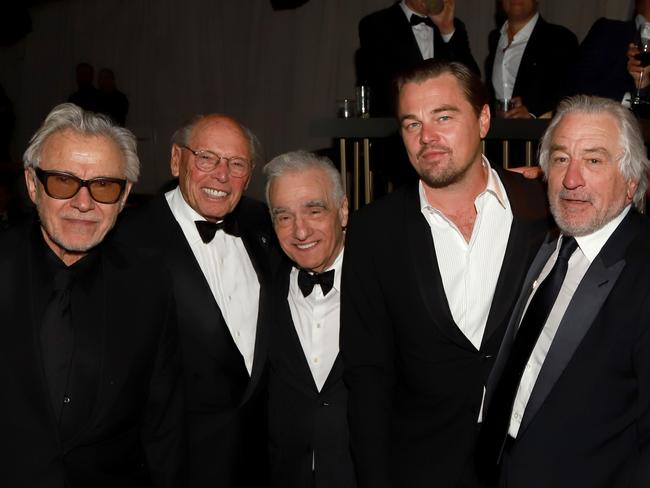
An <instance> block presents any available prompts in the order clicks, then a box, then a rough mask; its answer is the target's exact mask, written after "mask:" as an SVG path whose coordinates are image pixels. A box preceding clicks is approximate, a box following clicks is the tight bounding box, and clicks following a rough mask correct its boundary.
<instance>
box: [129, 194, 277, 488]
mask: <svg viewBox="0 0 650 488" xmlns="http://www.w3.org/2000/svg"><path fill="white" fill-rule="evenodd" d="M233 215H234V217H235V219H236V220H237V224H238V226H239V230H240V232H241V237H242V240H243V242H244V245H245V247H246V250H247V251H248V254H249V256H250V258H251V261H252V263H253V266H254V268H255V271H256V272H257V277H258V280H259V283H260V297H259V298H260V300H259V313H258V323H257V332H256V339H255V352H254V358H253V370H252V373H251V375H250V376H249V374H248V371H247V370H246V366H245V364H244V359H243V357H242V355H241V354H240V352H239V350H238V348H237V346H236V345H235V343H234V341H233V339H232V336H231V334H230V331H229V329H228V327H227V325H226V323H225V321H224V318H223V316H222V314H221V310H220V309H219V306H218V305H217V302H216V301H215V299H214V296H213V294H212V292H211V290H210V287H209V285H208V282H207V281H206V279H205V277H204V275H203V272H202V271H201V268H200V267H199V264H198V262H197V261H196V259H195V257H194V254H193V252H192V249H191V248H190V246H189V244H188V242H187V240H186V239H185V235H184V234H183V231H182V230H181V228H180V226H179V225H178V222H177V221H176V219H175V218H174V216H173V214H172V212H171V210H170V208H169V205H168V204H167V201H166V199H165V197H164V196H163V195H161V196H159V197H156V198H155V199H154V200H153V201H152V202H150V204H149V205H148V206H146V207H145V208H143V209H141V210H139V211H136V212H134V213H133V214H131V215H128V214H127V215H125V218H124V220H123V221H122V222H120V223H119V224H118V238H120V239H125V240H127V241H129V242H132V243H134V244H137V245H139V246H141V247H144V248H148V249H150V250H153V252H154V253H155V254H157V255H159V256H160V260H161V263H162V264H164V265H165V266H166V267H167V268H168V269H169V271H170V273H171V275H172V277H173V284H174V295H175V300H176V310H177V314H178V317H179V331H180V338H181V345H182V352H183V365H184V370H185V381H186V384H185V389H186V409H187V410H186V419H187V425H188V438H189V457H190V482H191V486H193V487H203V486H206V487H207V486H211V487H213V486H220V487H248V486H263V485H264V484H265V483H266V481H267V477H268V468H267V456H266V452H267V449H266V430H267V427H266V421H265V416H266V411H265V410H266V409H265V405H264V401H263V400H264V395H263V394H261V393H263V390H264V388H265V362H266V350H267V347H266V340H267V336H266V334H267V325H268V320H269V305H270V294H269V286H270V279H271V271H272V269H273V267H274V266H275V264H274V260H275V259H277V251H276V247H275V240H274V239H275V237H274V234H273V231H272V229H271V226H270V218H269V213H268V210H267V209H266V206H265V205H263V204H262V203H259V202H256V201H254V200H251V199H249V198H246V197H243V198H242V200H241V201H240V203H239V205H238V206H237V207H236V209H235V210H234V212H233Z"/></svg>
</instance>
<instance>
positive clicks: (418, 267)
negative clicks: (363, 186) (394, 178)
mask: <svg viewBox="0 0 650 488" xmlns="http://www.w3.org/2000/svg"><path fill="white" fill-rule="evenodd" d="M500 177H501V180H502V182H503V184H504V186H505V188H506V192H507V194H508V198H509V200H510V204H511V208H512V212H513V217H514V218H513V222H512V227H511V229H510V235H509V238H508V244H507V248H506V253H505V257H504V262H503V266H502V268H501V273H500V275H499V278H498V282H497V286H496V290H495V294H494V299H493V302H492V307H491V310H490V313H489V317H488V321H487V325H486V328H485V333H484V336H483V342H482V344H481V347H480V349H479V350H477V349H476V348H475V347H474V346H473V344H472V343H471V342H470V341H469V340H468V339H467V338H466V337H465V335H464V334H463V333H462V332H461V330H460V329H459V328H458V326H457V325H456V324H455V323H454V320H453V318H452V315H451V311H450V309H449V305H448V302H447V297H446V295H445V291H444V287H443V284H442V278H441V277H440V273H439V271H438V265H437V261H436V260H437V258H436V254H435V248H434V245H433V239H432V236H431V229H430V227H429V225H428V223H427V221H426V219H425V218H424V216H423V215H422V213H421V211H420V202H419V195H418V189H417V185H414V186H412V187H408V188H404V189H403V190H399V191H397V192H395V193H393V194H391V195H389V196H387V197H385V198H384V199H382V200H378V201H377V202H375V203H373V204H371V205H369V206H367V207H364V208H363V209H362V210H360V211H359V212H358V214H355V215H354V216H353V219H352V223H351V226H350V229H349V230H348V235H347V244H346V248H345V257H344V262H343V284H342V301H341V354H342V356H343V363H344V364H345V375H344V378H345V382H346V384H347V386H348V388H349V422H350V438H351V446H352V454H353V459H354V460H355V468H356V472H357V479H358V483H359V486H360V487H363V488H366V487H368V488H370V487H372V488H382V487H403V486H404V487H406V486H408V487H409V488H419V487H430V486H432V484H435V485H436V486H439V487H455V486H478V483H477V481H476V479H475V474H474V469H473V460H472V455H473V450H474V444H475V439H476V435H477V430H478V427H477V419H478V414H479V408H480V405H481V400H482V396H483V386H484V385H485V384H486V382H487V378H488V374H489V372H490V368H491V367H492V364H493V362H494V357H495V356H496V354H497V352H498V349H499V345H500V343H501V338H502V337H503V333H504V331H505V326H506V323H507V320H508V317H509V316H510V312H511V310H512V307H513V305H514V303H515V300H516V291H515V290H518V289H519V286H520V284H521V283H522V281H523V279H524V276H525V274H526V270H527V269H528V266H529V264H530V262H531V261H532V259H533V257H534V254H535V250H536V249H537V248H538V246H539V245H540V243H541V242H542V240H543V238H544V235H545V234H546V232H547V230H548V212H547V208H546V198H545V195H544V192H543V188H542V185H541V184H540V183H539V182H533V181H524V179H523V178H522V177H521V176H519V175H516V174H514V173H509V172H507V171H500Z"/></svg>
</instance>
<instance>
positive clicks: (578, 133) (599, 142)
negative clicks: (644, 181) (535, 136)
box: [547, 113, 637, 236]
mask: <svg viewBox="0 0 650 488" xmlns="http://www.w3.org/2000/svg"><path fill="white" fill-rule="evenodd" d="M622 154H623V148H622V147H621V144H620V129H619V127H618V124H617V122H616V119H614V117H613V116H611V115H609V114H585V113H572V114H568V115H566V116H564V118H563V119H562V120H561V121H560V123H559V124H558V125H557V127H556V128H555V131H554V134H553V138H552V141H551V152H550V158H549V164H548V174H547V176H548V199H549V202H550V205H551V212H552V213H553V217H554V218H555V221H556V222H557V224H558V226H559V227H560V229H561V230H562V232H564V233H565V234H567V235H573V236H582V235H587V234H591V233H592V232H594V231H596V230H598V229H600V228H601V227H603V226H604V225H605V224H606V223H608V222H609V221H610V220H612V219H613V218H614V217H616V216H617V215H619V214H620V213H621V211H622V210H623V209H624V208H625V206H626V205H628V204H630V203H631V202H632V197H633V196H634V192H635V190H636V187H637V182H636V181H630V182H627V181H625V179H624V178H623V176H622V175H621V172H620V170H619V162H620V158H621V156H622Z"/></svg>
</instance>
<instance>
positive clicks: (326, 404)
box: [321, 402, 330, 407]
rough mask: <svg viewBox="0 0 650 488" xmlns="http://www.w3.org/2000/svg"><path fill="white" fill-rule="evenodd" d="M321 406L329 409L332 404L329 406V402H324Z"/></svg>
mask: <svg viewBox="0 0 650 488" xmlns="http://www.w3.org/2000/svg"><path fill="white" fill-rule="evenodd" d="M321 406H322V407H329V406H330V404H329V402H323V403H321Z"/></svg>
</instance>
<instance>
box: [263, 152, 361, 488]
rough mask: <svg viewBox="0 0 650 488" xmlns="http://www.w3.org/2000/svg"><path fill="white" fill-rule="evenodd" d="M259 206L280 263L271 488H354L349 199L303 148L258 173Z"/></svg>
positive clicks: (329, 169) (331, 171)
mask: <svg viewBox="0 0 650 488" xmlns="http://www.w3.org/2000/svg"><path fill="white" fill-rule="evenodd" d="M264 173H265V174H266V176H267V186H266V188H267V202H268V204H269V207H270V209H271V214H272V218H273V226H274V227H275V232H276V234H277V236H278V241H279V243H280V246H281V247H282V249H283V251H284V252H285V254H286V255H287V257H288V258H289V259H290V260H291V262H289V261H288V260H285V262H284V264H283V265H282V267H281V270H280V272H279V273H278V277H277V279H276V285H275V287H274V294H275V297H276V298H275V301H274V307H275V313H274V320H273V327H274V328H273V329H272V333H271V334H270V335H271V339H270V349H269V364H270V368H269V432H270V438H269V445H270V454H271V458H270V462H271V480H272V486H274V487H278V488H291V487H295V488H305V487H309V486H313V487H323V488H325V487H339V488H354V487H355V486H356V483H355V477H354V469H353V467H352V458H351V456H350V446H349V437H348V424H347V391H346V388H345V385H344V384H343V364H342V362H341V359H340V358H339V318H340V303H341V265H342V262H343V240H344V237H345V234H344V228H345V226H346V225H347V221H348V202H347V198H346V196H345V193H344V192H343V187H342V184H341V176H340V174H339V172H338V171H337V170H336V168H335V167H334V165H333V164H332V162H331V161H330V160H329V159H327V158H322V157H319V156H317V155H315V154H312V153H308V152H305V151H296V152H290V153H286V154H282V155H280V156H278V157H276V158H274V159H273V160H272V161H271V162H269V163H268V164H267V165H266V166H265V167H264Z"/></svg>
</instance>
